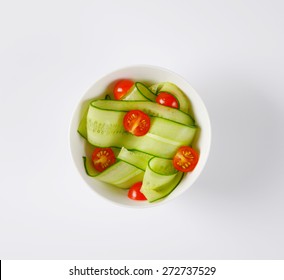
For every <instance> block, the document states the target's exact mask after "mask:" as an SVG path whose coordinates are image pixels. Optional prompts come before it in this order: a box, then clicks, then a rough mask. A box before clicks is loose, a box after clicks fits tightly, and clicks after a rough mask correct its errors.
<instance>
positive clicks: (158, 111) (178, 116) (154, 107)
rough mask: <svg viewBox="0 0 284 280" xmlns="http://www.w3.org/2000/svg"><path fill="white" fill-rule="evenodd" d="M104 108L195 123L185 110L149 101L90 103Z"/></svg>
mask: <svg viewBox="0 0 284 280" xmlns="http://www.w3.org/2000/svg"><path fill="white" fill-rule="evenodd" d="M90 105H91V106H92V107H96V108H99V109H102V110H110V111H123V112H128V111H131V110H141V111H143V112H145V113H146V114H148V115H149V116H153V117H161V118H164V119H168V120H171V121H174V122H178V123H181V124H184V125H194V119H193V118H192V117H191V116H189V115H188V114H185V113H184V112H182V111H180V110H178V109H175V108H171V107H167V106H163V105H160V104H158V103H154V102H148V101H142V100H139V101H133V100H131V101H129V100H128V101H122V100H96V101H93V102H92V103H91V104H90Z"/></svg>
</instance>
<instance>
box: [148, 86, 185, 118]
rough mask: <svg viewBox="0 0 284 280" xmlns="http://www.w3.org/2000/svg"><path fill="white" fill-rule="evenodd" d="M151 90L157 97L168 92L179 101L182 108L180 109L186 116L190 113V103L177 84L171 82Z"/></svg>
mask: <svg viewBox="0 0 284 280" xmlns="http://www.w3.org/2000/svg"><path fill="white" fill-rule="evenodd" d="M149 90H151V91H152V92H153V93H154V94H156V95H158V94H159V92H167V93H170V94H172V95H173V96H174V97H175V98H176V99H177V100H178V103H179V106H180V107H179V109H180V110H181V111H182V112H184V113H186V114H188V113H189V112H190V102H189V100H188V98H187V96H186V95H185V94H184V93H183V92H182V90H181V89H180V88H178V87H177V86H176V85H175V84H173V83H169V82H165V83H159V84H155V85H152V86H151V87H150V88H149Z"/></svg>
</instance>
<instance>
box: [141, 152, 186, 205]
mask: <svg viewBox="0 0 284 280" xmlns="http://www.w3.org/2000/svg"><path fill="white" fill-rule="evenodd" d="M182 176H183V173H182V172H178V171H177V170H176V169H175V168H174V166H173V163H172V160H169V159H163V158H158V157H154V158H152V159H151V160H150V161H149V164H148V166H147V168H146V172H145V175H144V178H143V184H142V187H141V192H142V193H143V194H144V195H145V197H146V198H147V200H148V201H149V202H153V201H156V200H158V199H161V198H163V197H165V196H166V195H168V194H169V193H171V192H172V191H173V190H174V189H175V187H176V186H177V185H178V183H179V182H180V180H181V178H182Z"/></svg>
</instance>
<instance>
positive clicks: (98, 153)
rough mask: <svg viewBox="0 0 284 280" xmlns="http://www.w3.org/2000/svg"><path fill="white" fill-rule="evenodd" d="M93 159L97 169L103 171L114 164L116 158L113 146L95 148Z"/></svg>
mask: <svg viewBox="0 0 284 280" xmlns="http://www.w3.org/2000/svg"><path fill="white" fill-rule="evenodd" d="M92 161H93V164H94V167H95V169H96V170H98V171H99V172H102V171H104V170H105V169H107V168H108V167H110V166H111V165H113V164H114V163H115V161H116V159H115V155H114V152H113V151H112V149H111V148H95V150H94V152H93V155H92Z"/></svg>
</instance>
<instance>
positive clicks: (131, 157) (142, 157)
mask: <svg viewBox="0 0 284 280" xmlns="http://www.w3.org/2000/svg"><path fill="white" fill-rule="evenodd" d="M152 157H153V155H149V154H146V153H143V152H139V151H130V150H127V149H126V148H124V147H122V148H121V150H120V153H119V154H118V156H117V159H120V160H123V161H125V162H127V163H129V164H132V165H134V166H136V167H137V168H140V169H142V170H144V171H145V170H146V167H147V165H148V162H149V160H150V159H151V158H152Z"/></svg>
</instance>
